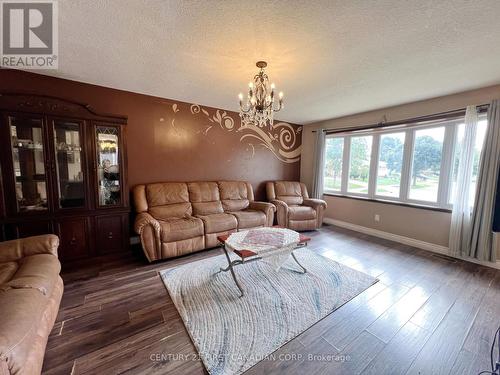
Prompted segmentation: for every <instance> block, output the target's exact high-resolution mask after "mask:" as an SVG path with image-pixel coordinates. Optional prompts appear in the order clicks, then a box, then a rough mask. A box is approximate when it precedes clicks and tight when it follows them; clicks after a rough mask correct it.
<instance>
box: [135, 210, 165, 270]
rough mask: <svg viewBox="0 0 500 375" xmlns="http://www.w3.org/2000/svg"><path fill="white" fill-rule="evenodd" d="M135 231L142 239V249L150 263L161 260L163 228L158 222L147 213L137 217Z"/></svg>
mask: <svg viewBox="0 0 500 375" xmlns="http://www.w3.org/2000/svg"><path fill="white" fill-rule="evenodd" d="M134 230H135V232H136V233H137V234H138V235H139V236H140V237H141V244H142V249H143V250H144V254H145V255H146V257H147V258H148V260H149V261H150V262H152V261H154V260H157V259H160V254H161V249H160V246H161V241H160V232H161V226H160V223H159V222H158V220H156V219H155V218H154V217H153V216H151V215H150V214H148V213H147V212H141V213H140V214H138V215H137V217H136V218H135V222H134Z"/></svg>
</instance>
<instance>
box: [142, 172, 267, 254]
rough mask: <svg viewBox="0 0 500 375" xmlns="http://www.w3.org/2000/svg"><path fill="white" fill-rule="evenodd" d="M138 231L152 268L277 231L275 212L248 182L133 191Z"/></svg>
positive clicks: (160, 185)
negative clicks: (231, 238) (223, 241)
mask: <svg viewBox="0 0 500 375" xmlns="http://www.w3.org/2000/svg"><path fill="white" fill-rule="evenodd" d="M133 197H134V202H135V209H136V212H137V217H136V220H135V231H136V232H137V234H139V235H140V237H141V243H142V248H143V249H144V253H145V254H146V257H147V258H148V260H149V261H150V262H152V261H154V260H158V259H166V258H171V257H175V256H179V255H183V254H188V253H191V252H195V251H198V250H202V249H206V248H211V247H215V246H217V243H218V241H217V236H220V235H224V234H229V233H231V232H235V231H237V230H242V229H249V228H257V227H264V226H272V225H273V220H274V211H275V207H274V206H273V205H272V204H270V203H267V202H256V201H254V195H253V189H252V185H250V184H249V183H248V182H244V181H218V182H187V183H186V182H164V183H153V184H147V185H138V186H135V187H134V189H133Z"/></svg>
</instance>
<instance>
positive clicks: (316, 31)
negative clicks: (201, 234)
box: [44, 0, 500, 123]
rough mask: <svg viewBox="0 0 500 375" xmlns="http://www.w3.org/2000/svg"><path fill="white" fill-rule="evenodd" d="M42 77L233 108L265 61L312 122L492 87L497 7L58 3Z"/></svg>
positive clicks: (497, 67)
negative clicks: (51, 57) (53, 63)
mask: <svg viewBox="0 0 500 375" xmlns="http://www.w3.org/2000/svg"><path fill="white" fill-rule="evenodd" d="M59 12H60V16H59V25H60V26H59V40H60V46H59V54H60V60H59V70H58V71H52V72H50V71H49V72H44V74H49V75H54V76H58V77H63V78H68V79H74V80H77V81H83V82H88V83H93V84H98V85H102V86H108V87H113V88H119V89H123V90H129V91H134V92H139V93H145V94H150V95H156V96H161V97H165V98H171V99H176V100H181V101H186V102H194V103H199V104H203V105H208V106H214V107H219V108H224V109H229V110H237V109H238V105H237V100H238V99H237V95H238V93H239V92H241V91H245V89H246V87H247V83H248V81H249V80H250V79H251V77H252V76H253V74H255V72H256V71H257V68H255V65H254V64H255V62H256V61H257V60H261V59H264V60H267V61H268V63H269V66H268V74H269V76H270V78H271V80H272V81H274V82H276V85H277V87H278V90H283V91H284V92H285V104H286V107H285V109H284V110H283V111H282V113H280V114H279V116H278V117H279V118H280V119H282V120H285V121H290V122H295V123H309V122H313V121H317V120H322V119H326V118H331V117H338V116H342V115H347V114H352V113H357V112H362V111H367V110H371V109H376V108H381V107H386V106H391V105H397V104H402V103H406V102H411V101H415V100H420V99H425V98H430V97H435V96H440V95H445V94H449V93H454V92H459V91H464V90H467V89H473V88H478V87H484V86H487V85H491V84H495V83H500V22H499V20H500V1H499V0H475V1H470V0H418V1H417V0H415V1H406V0H405V1H402V0H377V1H374V0H365V1H360V0H357V1H356V0H348V1H333V0H324V1H307V0H304V1H264V0H261V1H248V0H245V1H243V0H242V1H236V0H233V1H231V0H228V1H223V0H220V1H213V0H212V1H207V0H189V1H173V0H172V1H160V0H148V1H140V0H107V1H104V0H94V1H81V0H60V1H59Z"/></svg>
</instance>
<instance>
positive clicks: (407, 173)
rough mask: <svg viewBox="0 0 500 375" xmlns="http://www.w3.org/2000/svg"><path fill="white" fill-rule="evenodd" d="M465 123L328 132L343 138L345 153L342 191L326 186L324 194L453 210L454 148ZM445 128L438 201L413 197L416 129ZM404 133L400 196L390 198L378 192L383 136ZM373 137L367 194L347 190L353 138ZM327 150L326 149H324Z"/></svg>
mask: <svg viewBox="0 0 500 375" xmlns="http://www.w3.org/2000/svg"><path fill="white" fill-rule="evenodd" d="M460 123H463V119H456V120H449V121H447V122H446V123H444V124H443V122H437V123H436V122H433V123H431V124H425V125H415V126H408V127H405V128H399V129H391V128H387V129H383V130H381V129H377V130H375V131H367V132H360V133H341V134H332V135H327V138H343V139H344V145H343V154H342V176H341V178H342V181H341V188H340V190H334V189H327V188H325V189H324V192H325V194H334V195H341V196H347V197H357V198H366V199H371V200H379V201H384V202H395V203H403V204H408V205H414V206H416V207H419V206H420V207H432V208H440V209H451V208H452V204H450V203H448V201H449V197H450V194H451V184H452V174H453V159H454V149H455V146H456V134H457V126H458V124H460ZM443 126H444V127H445V134H444V139H443V148H442V153H441V167H440V171H439V185H438V196H437V201H436V202H430V201H423V200H417V199H410V198H409V192H410V182H411V170H412V159H413V149H414V143H415V131H416V130H420V129H429V128H439V127H443ZM392 133H405V144H404V149H403V162H402V167H401V181H400V186H399V197H391V196H386V195H380V194H376V187H377V185H376V184H377V170H378V162H379V149H380V137H381V135H383V134H392ZM369 135H371V136H372V148H371V158H370V172H369V176H368V193H367V194H363V193H353V192H349V191H348V190H347V186H348V181H349V168H350V164H351V162H350V156H351V155H350V148H351V138H352V137H360V136H369ZM325 152H326V150H325Z"/></svg>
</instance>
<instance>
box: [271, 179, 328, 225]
mask: <svg viewBox="0 0 500 375" xmlns="http://www.w3.org/2000/svg"><path fill="white" fill-rule="evenodd" d="M266 193H267V199H268V201H269V202H270V203H272V204H274V205H275V206H276V216H277V220H278V225H280V226H283V227H285V228H290V229H293V230H297V231H303V230H314V229H318V228H320V227H321V225H322V224H323V216H324V212H325V209H326V202H325V201H324V200H322V199H312V198H309V194H308V192H307V188H306V186H305V185H304V184H303V183H301V182H296V181H270V182H267V184H266Z"/></svg>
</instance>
